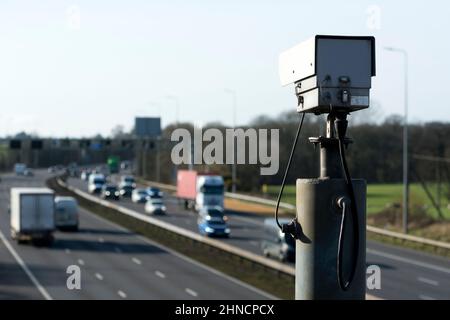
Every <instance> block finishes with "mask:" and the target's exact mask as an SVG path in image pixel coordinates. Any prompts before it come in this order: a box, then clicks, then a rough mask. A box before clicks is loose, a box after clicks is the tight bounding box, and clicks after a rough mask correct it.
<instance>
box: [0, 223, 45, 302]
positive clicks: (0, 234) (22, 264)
mask: <svg viewBox="0 0 450 320" xmlns="http://www.w3.org/2000/svg"><path fill="white" fill-rule="evenodd" d="M0 239H1V240H2V241H3V243H4V244H5V247H6V248H7V249H8V251H9V252H10V253H11V255H12V256H13V257H14V259H16V261H17V263H18V264H19V265H20V267H21V268H22V270H23V271H24V272H25V273H26V275H27V276H28V278H30V280H31V282H33V284H34V285H35V287H36V288H37V289H38V290H39V292H40V293H41V294H42V296H43V297H44V299H46V300H53V298H52V297H51V296H50V294H49V293H48V292H47V290H45V288H44V287H43V286H42V285H41V283H40V282H39V281H38V279H36V277H35V276H34V274H33V273H32V272H31V271H30V269H28V266H27V265H26V264H25V262H23V260H22V258H21V257H20V256H19V254H18V253H17V252H16V250H14V248H13V247H12V246H11V244H10V243H9V241H8V240H7V239H6V237H5V235H4V234H3V232H1V231H0Z"/></svg>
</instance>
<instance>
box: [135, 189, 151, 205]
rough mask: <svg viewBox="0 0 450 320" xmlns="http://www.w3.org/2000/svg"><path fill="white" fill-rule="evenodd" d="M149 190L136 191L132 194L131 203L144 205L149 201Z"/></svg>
mask: <svg viewBox="0 0 450 320" xmlns="http://www.w3.org/2000/svg"><path fill="white" fill-rule="evenodd" d="M147 196H148V194H147V190H145V189H134V190H133V192H132V193H131V201H133V202H136V203H144V202H146V201H147Z"/></svg>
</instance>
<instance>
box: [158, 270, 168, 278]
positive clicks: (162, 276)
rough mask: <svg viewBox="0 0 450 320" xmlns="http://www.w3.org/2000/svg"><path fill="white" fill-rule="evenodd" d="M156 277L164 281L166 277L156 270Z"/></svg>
mask: <svg viewBox="0 0 450 320" xmlns="http://www.w3.org/2000/svg"><path fill="white" fill-rule="evenodd" d="M155 274H156V276H158V277H160V278H162V279H164V278H165V277H166V275H165V274H164V273H162V272H161V271H158V270H156V271H155Z"/></svg>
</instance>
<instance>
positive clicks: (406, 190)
mask: <svg viewBox="0 0 450 320" xmlns="http://www.w3.org/2000/svg"><path fill="white" fill-rule="evenodd" d="M385 49H386V50H388V51H392V52H398V53H401V54H402V55H403V59H404V86H405V91H404V103H405V111H404V118H403V119H404V120H403V232H404V233H405V234H406V233H408V213H409V212H408V211H409V180H408V52H407V51H406V50H404V49H399V48H392V47H387V48H385Z"/></svg>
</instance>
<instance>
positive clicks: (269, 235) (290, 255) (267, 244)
mask: <svg viewBox="0 0 450 320" xmlns="http://www.w3.org/2000/svg"><path fill="white" fill-rule="evenodd" d="M278 221H279V223H280V224H285V223H289V222H290V220H289V219H279V220H278ZM261 250H262V252H263V254H264V255H265V256H266V257H272V258H276V259H278V260H280V261H282V262H284V261H290V262H295V240H294V238H293V237H292V236H291V235H290V234H288V233H283V232H281V230H280V228H279V227H278V224H277V223H276V221H275V219H272V218H268V219H265V220H264V237H263V240H262V241H261Z"/></svg>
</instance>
